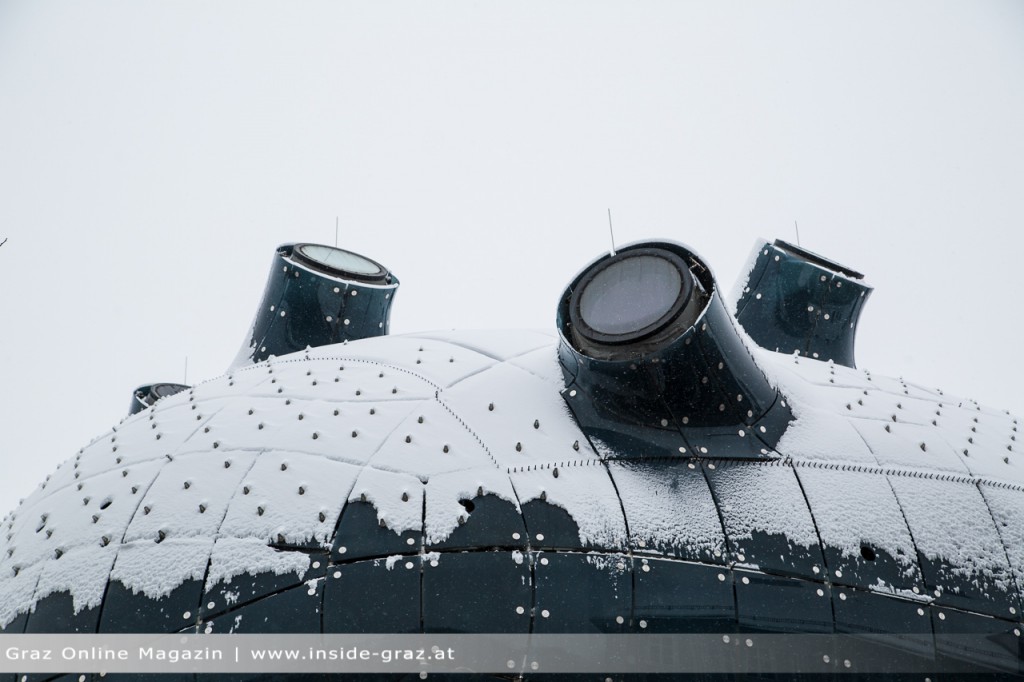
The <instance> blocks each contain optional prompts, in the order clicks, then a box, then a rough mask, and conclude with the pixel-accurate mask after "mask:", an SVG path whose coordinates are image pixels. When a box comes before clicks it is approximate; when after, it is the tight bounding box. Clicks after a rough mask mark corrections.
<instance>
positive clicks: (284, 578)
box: [200, 552, 328, 620]
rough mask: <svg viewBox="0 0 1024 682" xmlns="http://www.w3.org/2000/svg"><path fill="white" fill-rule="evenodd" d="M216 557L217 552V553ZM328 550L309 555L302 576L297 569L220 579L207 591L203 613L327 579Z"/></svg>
mask: <svg viewBox="0 0 1024 682" xmlns="http://www.w3.org/2000/svg"><path fill="white" fill-rule="evenodd" d="M215 556H216V555H215ZM327 558H328V557H327V553H326V552H323V553H316V554H310V555H309V562H310V563H309V568H308V569H307V570H306V571H305V572H304V573H302V574H301V575H299V574H298V573H295V572H294V571H288V572H286V573H280V574H278V573H274V572H272V571H264V572H260V573H256V574H253V573H243V574H241V575H236V576H234V577H232V578H231V580H230V581H218V582H217V583H216V584H214V585H211V586H208V587H207V589H206V591H205V592H204V593H203V600H202V605H201V607H200V613H201V614H202V618H203V619H204V620H205V619H208V618H212V617H213V616H216V615H217V614H220V613H223V612H225V611H228V610H234V609H236V608H238V607H239V606H242V605H244V604H248V603H249V602H251V601H255V600H257V599H260V598H262V597H265V596H267V595H269V594H273V593H275V592H281V591H282V590H286V589H288V588H291V587H296V586H298V585H301V584H303V583H306V582H308V581H310V580H313V579H316V578H323V577H324V575H325V573H326V571H327V564H328V561H327Z"/></svg>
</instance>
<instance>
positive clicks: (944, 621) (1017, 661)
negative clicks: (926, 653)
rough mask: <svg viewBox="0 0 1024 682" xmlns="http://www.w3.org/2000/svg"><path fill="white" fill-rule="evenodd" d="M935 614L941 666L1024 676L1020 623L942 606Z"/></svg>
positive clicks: (935, 608)
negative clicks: (965, 666)
mask: <svg viewBox="0 0 1024 682" xmlns="http://www.w3.org/2000/svg"><path fill="white" fill-rule="evenodd" d="M931 612H932V613H931V618H932V627H933V628H934V631H935V649H936V652H937V660H938V662H939V664H940V665H949V666H951V667H952V666H957V665H967V666H971V667H976V668H978V669H979V670H982V671H984V672H986V673H987V672H992V673H1003V674H1007V675H1015V674H1018V673H1024V659H1022V658H1021V635H1020V634H1019V632H1020V627H1021V626H1020V624H1019V623H1011V622H1008V621H1005V620H1001V619H998V618H989V617H987V616H984V615H980V614H976V613H967V612H965V611H957V610H955V609H948V608H943V607H938V606H934V607H932V609H931Z"/></svg>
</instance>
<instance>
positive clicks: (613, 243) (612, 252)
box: [608, 208, 615, 256]
mask: <svg viewBox="0 0 1024 682" xmlns="http://www.w3.org/2000/svg"><path fill="white" fill-rule="evenodd" d="M608 234H610V235H611V237H612V250H611V255H612V256H614V255H615V230H613V229H612V210H611V209H610V208H609V209H608Z"/></svg>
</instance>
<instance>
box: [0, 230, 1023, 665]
mask: <svg viewBox="0 0 1024 682" xmlns="http://www.w3.org/2000/svg"><path fill="white" fill-rule="evenodd" d="M397 289H398V279H397V277H396V276H395V275H394V274H393V273H390V272H389V271H388V270H387V269H386V268H385V267H384V266H382V265H380V264H379V263H376V262H375V261H371V260H369V259H367V258H364V257H361V256H359V255H357V254H352V253H350V252H347V251H343V250H341V249H335V248H331V247H324V246H317V245H308V244H307V245H285V246H283V247H281V248H279V249H278V251H277V252H276V253H275V256H274V262H273V265H272V268H271V274H270V278H269V280H268V284H267V288H266V291H265V293H264V297H263V299H262V301H261V303H260V305H259V309H258V311H257V315H256V318H255V320H254V323H253V327H252V329H251V330H250V332H249V333H248V334H247V337H246V342H245V343H244V344H243V347H242V350H241V352H240V353H239V356H238V358H237V359H236V360H235V362H234V364H233V365H232V367H231V369H230V370H229V371H228V372H227V373H226V374H225V375H223V376H221V377H217V378H214V379H211V380H208V381H205V382H202V383H199V384H197V385H195V386H191V387H188V386H181V385H173V384H163V385H157V386H146V387H140V389H139V390H137V391H136V392H135V393H133V397H132V406H131V411H130V414H129V416H128V417H127V418H126V419H125V420H124V421H123V422H122V423H121V424H120V425H119V426H118V427H117V428H116V429H114V430H113V431H111V432H110V433H108V434H106V435H104V436H102V437H100V438H98V439H97V440H95V441H93V442H92V443H91V444H89V445H88V446H87V447H85V448H83V449H82V450H80V451H79V452H78V453H77V454H76V455H75V456H74V457H72V458H71V459H69V460H68V461H66V462H65V463H63V464H62V465H61V466H60V467H59V468H58V469H57V470H56V471H55V472H54V473H53V474H52V475H51V476H50V477H48V478H47V480H46V481H45V482H44V483H42V484H41V485H40V486H39V488H38V489H37V490H36V491H35V492H34V493H33V494H32V495H31V496H29V497H28V498H27V499H26V500H25V501H24V502H23V503H22V504H21V506H19V508H18V509H16V510H15V511H14V512H13V513H12V514H10V515H9V516H8V517H7V518H6V519H5V520H4V522H3V525H2V530H3V531H4V533H3V534H2V535H0V626H2V628H3V632H4V633H76V632H91V633H96V632H98V633H137V632H160V633H166V632H183V633H199V634H203V633H315V632H324V633H396V634H401V633H517V634H531V633H532V634H537V635H540V634H554V633H581V634H585V633H594V634H599V633H604V634H630V633H636V634H653V633H716V634H725V635H729V634H732V635H742V637H740V638H737V640H736V641H741V640H742V639H745V638H746V637H747V635H751V634H753V635H757V634H792V635H800V634H883V635H886V636H887V637H886V638H885V641H884V645H883V646H882V648H881V649H880V651H882V652H883V653H882V654H880V655H879V656H878V657H876V658H875V659H874V660H873V662H872V665H873V666H874V667H872V668H871V670H870V672H872V673H874V674H876V678H877V679H900V678H899V676H898V675H897V672H898V671H899V670H901V669H902V668H900V664H901V662H905V661H906V660H908V659H915V660H919V661H924V662H927V663H926V667H927V666H928V665H933V666H934V670H935V671H937V672H939V673H940V675H939V676H938V677H935V676H932V679H962V677H961V676H956V677H946V678H943V677H942V676H941V673H942V672H943V671H944V670H947V669H948V668H951V667H952V666H954V665H968V666H974V668H976V670H975V672H977V673H979V674H981V673H984V674H985V675H986V679H988V678H991V679H1000V678H1006V679H1012V678H1015V677H1016V676H1017V675H1018V674H1020V673H1021V672H1022V671H1024V668H1022V667H1021V665H1022V663H1021V661H1022V656H1021V648H1020V647H1021V644H1020V641H1021V629H1022V618H1021V595H1022V594H1024V469H1022V461H1021V454H1020V445H1019V441H1018V434H1019V433H1020V431H1019V428H1020V423H1019V422H1020V420H1019V419H1018V418H1016V417H1014V416H1012V415H1009V414H1007V413H1005V412H1000V411H997V410H992V409H989V408H987V407H985V406H983V405H979V404H977V403H974V402H972V401H968V400H963V399H960V398H956V397H953V396H947V395H945V394H944V393H943V392H942V391H939V390H934V389H929V388H924V387H921V386H918V385H916V384H913V383H911V382H908V381H904V380H903V379H893V378H887V377H878V376H874V375H872V374H871V373H870V372H868V371H864V370H858V369H856V367H855V358H854V341H855V333H856V324H857V319H858V316H859V314H860V311H861V309H862V307H863V305H864V303H865V301H866V299H867V297H868V296H869V295H870V292H871V289H870V287H868V286H867V285H866V284H865V283H864V281H863V277H862V276H861V275H860V274H859V273H857V272H855V271H853V270H850V269H849V268H846V267H844V266H841V265H839V264H837V263H834V262H832V261H829V260H827V259H824V258H822V257H820V256H817V255H815V254H812V253H809V252H807V251H804V250H802V249H800V248H799V247H794V246H793V245H790V244H787V243H785V242H780V241H777V242H775V243H763V244H758V245H757V246H756V249H755V250H754V252H753V253H752V257H751V263H750V267H749V272H748V275H747V279H746V281H744V282H743V283H741V284H740V285H739V286H738V287H737V293H736V295H735V296H734V297H733V300H731V301H725V300H724V298H723V294H722V292H721V290H720V287H719V285H718V283H717V282H716V281H715V279H714V277H713V274H712V272H711V269H710V268H709V267H708V265H707V264H706V263H704V262H703V261H702V260H701V259H700V257H699V256H698V255H697V254H696V253H694V252H693V251H692V250H691V249H690V248H688V247H686V246H683V245H680V244H675V243H672V242H665V241H650V242H641V243H637V244H632V245H629V246H626V247H623V248H622V249H619V250H618V251H615V252H612V253H609V254H605V255H603V256H601V257H599V258H597V259H596V260H595V261H593V262H592V263H590V264H589V265H587V266H586V267H584V268H583V270H581V272H580V273H579V274H578V275H577V276H576V277H575V278H574V279H573V280H572V281H571V283H570V284H569V285H568V287H567V288H566V291H565V294H564V295H563V297H562V300H561V301H560V304H559V307H558V310H557V311H555V312H556V325H555V327H554V328H553V329H551V330H548V331H508V332H481V331H465V332H456V331H452V332H430V333H419V334H410V335H403V336H391V335H389V334H388V333H387V332H388V321H389V314H390V306H391V303H392V301H393V300H394V295H395V293H396V291H397ZM959 634H970V635H972V636H974V637H973V638H972V639H971V640H970V644H969V645H968V644H963V643H959V642H961V640H960V639H958V638H957V637H951V638H950V637H947V636H948V635H959ZM922 641H924V644H923V645H922ZM979 642H980V644H979ZM828 646H829V645H823V647H824V648H822V650H820V651H819V650H808V651H807V667H805V668H802V669H801V671H802V672H805V673H808V674H812V675H811V676H814V679H826V678H828V679H830V678H831V677H836V678H837V679H851V678H850V677H849V675H848V673H849V672H850V671H849V670H848V669H844V663H847V664H849V663H850V662H849V661H845V660H844V659H843V658H842V657H841V656H839V657H837V656H836V652H835V651H832V650H829V649H828ZM762 655H763V656H765V657H767V659H768V660H770V659H771V657H772V656H773V652H772V651H771V649H770V648H768V649H766V650H765V651H764V652H763V653H762ZM779 655H782V653H779ZM887 657H891V660H892V661H893V667H892V669H891V670H886V669H885V661H886V660H887ZM857 663H858V662H857V661H853V662H852V664H853V665H856V664H857ZM879 666H881V667H879ZM847 667H849V666H847ZM974 668H972V669H974ZM496 676H497V677H499V678H502V679H534V678H536V679H559V678H560V677H564V678H566V679H570V678H571V679H593V680H604V679H609V678H610V679H623V678H630V679H641V678H643V676H642V675H641V674H636V675H628V674H627V675H621V674H617V673H616V674H612V675H608V674H604V673H586V674H582V673H581V674H580V675H578V676H551V675H547V676H545V675H537V674H534V673H532V671H531V670H530V669H529V668H528V667H523V668H520V669H514V670H512V671H510V672H509V673H507V674H502V675H496ZM990 676H991V677H990ZM121 677H122V678H123V679H128V678H129V676H121ZM207 677H208V678H209V679H215V678H216V676H203V679H206V678H207ZM281 677H282V676H280V675H274V676H263V677H261V676H260V675H252V676H246V675H235V676H228V677H225V678H224V679H229V678H230V679H250V678H252V679H255V678H261V679H263V678H266V679H281ZM400 677H401V676H397V677H396V678H395V679H398V678H400ZM431 677H434V676H431ZM791 677H792V675H790V674H787V675H781V676H778V677H775V678H772V679H791ZM49 678H53V679H62V680H63V679H68V680H71V679H79V675H78V674H74V675H63V676H62V675H51V676H49V677H47V676H45V675H44V676H38V677H36V678H35V679H49ZM179 678H180V679H186V678H187V679H193V676H192V675H190V674H189V675H180V676H179V675H174V674H168V675H164V676H162V677H161V679H162V680H172V679H174V680H176V679H179ZM409 678H410V679H413V678H412V677H411V676H409ZM755 678H756V679H762V678H761V677H750V679H755ZM3 679H5V678H4V674H2V673H0V680H3ZM6 679H8V680H13V679H21V678H20V676H17V677H16V676H15V675H14V674H7V675H6ZM96 679H99V676H98V675H97V676H96ZM300 679H313V678H309V677H301V676H300ZM360 679H364V678H360ZM415 679H419V677H418V676H416V677H415ZM457 679H467V677H466V676H459V677H458V678H457ZM644 679H645V678H644ZM656 679H723V678H722V677H716V676H713V675H707V676H705V675H702V674H700V673H688V674H687V675H683V674H679V675H669V676H667V677H658V678H656ZM906 679H922V678H921V676H920V675H916V676H907V677H906Z"/></svg>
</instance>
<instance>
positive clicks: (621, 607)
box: [533, 552, 633, 633]
mask: <svg viewBox="0 0 1024 682" xmlns="http://www.w3.org/2000/svg"><path fill="white" fill-rule="evenodd" d="M533 568H534V580H535V585H536V594H535V599H534V619H533V623H534V625H533V631H534V632H538V633H545V632H547V633H551V632H576V633H588V632H606V633H625V632H628V631H629V627H630V616H631V612H632V607H633V603H632V602H633V585H632V576H631V575H630V574H631V571H632V566H631V560H630V558H629V557H628V556H626V555H619V554H596V553H590V554H578V553H570V552H539V553H535V554H534V555H533Z"/></svg>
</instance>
